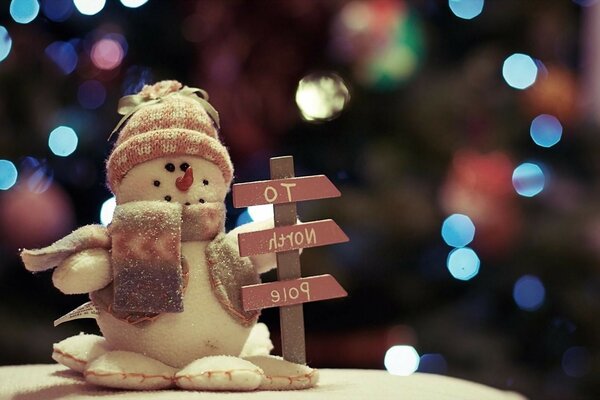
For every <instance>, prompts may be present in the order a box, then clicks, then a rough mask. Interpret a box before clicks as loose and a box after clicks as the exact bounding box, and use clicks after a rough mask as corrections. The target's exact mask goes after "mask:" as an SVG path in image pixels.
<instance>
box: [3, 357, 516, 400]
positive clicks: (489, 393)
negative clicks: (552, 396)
mask: <svg viewBox="0 0 600 400" xmlns="http://www.w3.org/2000/svg"><path fill="white" fill-rule="evenodd" d="M319 372H320V374H321V379H320V382H319V385H318V386H317V387H316V388H313V389H308V390H300V391H289V392H285V393H282V392H274V391H273V392H270V391H260V392H246V393H232V392H230V393H223V392H204V393H202V399H209V400H210V399H221V400H223V399H227V400H238V399H261V400H263V399H266V400H269V399H277V400H279V399H282V398H285V399H291V400H294V399H298V400H300V399H302V400H313V399H333V400H352V399H357V400H358V399H360V400H363V399H370V400H375V399H390V400H392V399H393V400H398V399H401V400H524V399H525V398H524V397H523V396H521V395H519V394H516V393H512V392H502V391H500V390H497V389H492V388H490V387H487V386H483V385H480V384H477V383H472V382H467V381H463V380H460V379H455V378H449V377H445V376H439V375H431V374H414V375H411V376H408V377H398V376H392V375H390V374H388V373H387V372H385V371H379V370H356V369H322V370H319ZM99 398H102V399H148V400H155V399H169V400H171V399H178V400H179V399H181V400H186V399H190V400H191V399H194V400H197V399H198V398H199V397H198V392H193V391H184V390H162V391H146V392H143V391H126V390H122V391H110V390H106V388H101V387H97V386H94V385H91V384H89V383H86V382H85V381H84V380H83V378H82V377H81V375H79V374H78V373H76V372H73V371H70V370H68V369H66V368H65V367H63V366H61V365H23V366H9V367H0V400H38V399H39V400H54V399H78V400H79V399H81V400H85V399H89V400H97V399H99Z"/></svg>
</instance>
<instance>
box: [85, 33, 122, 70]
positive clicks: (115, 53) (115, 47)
mask: <svg viewBox="0 0 600 400" xmlns="http://www.w3.org/2000/svg"><path fill="white" fill-rule="evenodd" d="M124 55H125V52H124V51H123V47H121V44H120V43H119V42H118V41H116V40H114V39H109V38H104V39H100V40H98V41H97V42H96V43H94V46H93V47H92V51H91V53H90V58H91V59H92V62H93V63H94V65H95V66H96V67H97V68H99V69H103V70H111V69H115V68H116V67H118V66H119V65H120V64H121V62H122V61H123V56H124Z"/></svg>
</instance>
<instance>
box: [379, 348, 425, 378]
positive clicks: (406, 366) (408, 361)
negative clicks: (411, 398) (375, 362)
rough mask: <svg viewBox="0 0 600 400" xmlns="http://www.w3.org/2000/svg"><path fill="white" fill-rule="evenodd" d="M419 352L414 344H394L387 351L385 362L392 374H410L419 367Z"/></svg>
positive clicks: (386, 367)
mask: <svg viewBox="0 0 600 400" xmlns="http://www.w3.org/2000/svg"><path fill="white" fill-rule="evenodd" d="M419 361H420V357H419V353H417V350H415V348H414V347H412V346H392V347H390V348H389V349H388V351H386V352H385V357H384V359H383V364H384V365H385V369H387V371H388V372H389V373H390V374H392V375H399V376H408V375H411V374H413V373H414V372H415V371H416V370H417V369H418V368H419Z"/></svg>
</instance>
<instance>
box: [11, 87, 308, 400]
mask: <svg viewBox="0 0 600 400" xmlns="http://www.w3.org/2000/svg"><path fill="white" fill-rule="evenodd" d="M119 112H120V113H121V114H124V115H125V117H124V118H123V120H122V121H121V122H120V123H119V125H117V128H115V132H116V133H117V134H118V138H117V140H116V143H115V146H114V148H113V150H112V152H111V154H110V156H109V158H108V160H107V163H106V169H107V181H108V186H109V188H110V189H111V191H112V192H113V193H114V194H115V197H116V202H117V207H116V209H115V213H114V217H113V220H112V222H111V224H110V225H109V226H108V227H107V228H105V227H103V226H100V225H88V226H84V227H82V228H79V229H77V230H76V231H74V232H73V233H71V234H70V235H68V236H66V237H65V238H63V239H61V240H59V241H57V242H56V243H54V244H53V245H51V246H48V247H46V248H43V249H36V250H24V251H23V252H22V253H21V256H22V259H23V261H24V264H25V266H26V268H27V269H28V270H30V271H33V272H37V271H42V270H46V269H50V268H53V267H57V268H56V269H55V270H54V272H53V275H52V281H53V283H54V285H55V286H56V287H57V288H58V289H59V290H61V291H62V292H63V293H65V294H81V293H89V294H90V300H91V303H90V305H89V307H93V309H94V313H96V314H97V315H96V320H97V323H98V326H99V327H100V330H101V332H102V335H103V336H97V335H88V334H79V335H76V336H73V337H70V338H67V339H65V340H63V341H61V342H59V343H56V344H55V345H54V348H53V354H52V358H53V359H54V360H55V361H57V362H58V363H60V364H63V365H65V366H67V367H69V368H71V369H72V370H75V371H79V372H81V373H82V374H83V376H84V377H85V379H86V380H87V381H88V382H91V383H94V384H97V385H102V386H107V387H113V388H122V389H153V390H155V389H165V388H169V387H174V386H177V387H180V388H183V389H190V390H227V391H251V390H256V389H263V390H288V389H304V388H309V387H312V386H314V385H315V384H316V383H317V380H318V372H317V371H316V370H313V369H311V368H309V367H308V366H306V365H300V364H294V363H291V362H288V361H286V360H283V359H282V358H280V357H276V356H271V355H269V352H270V351H271V350H272V348H273V346H272V344H271V341H270V339H269V332H268V329H267V328H266V326H265V325H264V324H261V323H257V319H258V312H256V311H251V312H247V311H244V310H243V308H242V306H241V287H242V286H244V285H249V284H256V283H259V282H260V280H259V274H261V273H263V272H266V271H268V270H270V269H272V268H273V267H274V266H275V255H274V254H267V255H260V256H253V257H240V255H239V250H238V246H237V240H238V239H237V235H238V234H239V233H241V232H246V231H253V230H261V229H268V228H270V227H272V222H261V223H250V224H246V225H243V226H241V227H239V228H236V229H234V230H233V231H231V232H229V233H227V234H226V233H225V232H224V219H225V206H224V199H225V196H226V194H227V192H228V191H229V188H230V184H231V181H232V179H233V166H232V164H231V160H230V158H229V153H228V152H227V149H226V148H225V147H224V146H223V145H222V144H221V142H220V141H219V137H218V130H219V119H218V114H217V112H216V111H215V110H214V109H213V108H212V106H211V105H210V104H209V103H208V101H207V96H206V93H205V92H203V91H202V90H200V89H194V88H190V87H187V86H186V87H183V86H182V85H181V84H180V83H179V82H176V81H163V82H159V83H156V84H154V85H152V86H145V87H144V88H143V89H142V90H141V92H139V93H138V94H136V95H132V96H126V97H124V98H122V99H121V101H120V102H119Z"/></svg>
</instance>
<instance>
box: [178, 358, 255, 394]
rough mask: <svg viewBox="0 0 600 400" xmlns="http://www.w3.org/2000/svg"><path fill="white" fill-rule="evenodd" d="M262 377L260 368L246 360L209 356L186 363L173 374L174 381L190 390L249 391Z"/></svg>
mask: <svg viewBox="0 0 600 400" xmlns="http://www.w3.org/2000/svg"><path fill="white" fill-rule="evenodd" d="M262 378H263V373H262V371H261V369H260V368H258V367H257V366H256V365H254V364H252V363H250V362H248V361H246V360H243V359H241V358H238V357H232V356H211V357H204V358H201V359H199V360H196V361H193V362H192V363H190V364H188V365H187V366H186V367H185V368H183V369H182V370H181V371H179V372H178V373H177V374H176V375H175V383H176V384H177V386H179V387H180V388H183V389H190V390H219V391H250V390H254V389H256V388H257V387H258V386H259V385H260V384H261V382H262Z"/></svg>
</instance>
